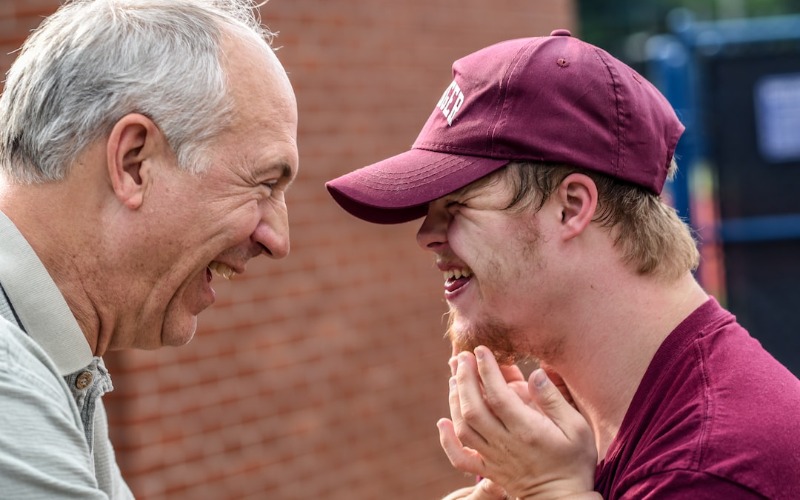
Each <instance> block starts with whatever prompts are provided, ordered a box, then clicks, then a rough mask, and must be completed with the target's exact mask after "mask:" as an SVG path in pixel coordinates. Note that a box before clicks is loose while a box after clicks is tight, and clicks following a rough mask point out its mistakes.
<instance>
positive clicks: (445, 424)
mask: <svg viewBox="0 0 800 500" xmlns="http://www.w3.org/2000/svg"><path fill="white" fill-rule="evenodd" d="M436 427H437V428H438V429H439V443H440V444H441V445H442V449H443V450H444V453H445V455H447V458H448V459H449V460H450V463H451V464H453V467H455V468H456V469H458V470H460V471H462V472H468V473H470V474H475V475H481V474H482V473H483V469H484V463H483V459H482V458H481V456H480V454H479V453H478V452H476V451H475V450H473V449H471V448H467V447H465V446H464V445H463V444H461V441H460V440H459V439H458V436H456V431H455V428H454V426H453V422H452V421H451V420H448V419H446V418H443V419H440V420H439V421H438V422H436Z"/></svg>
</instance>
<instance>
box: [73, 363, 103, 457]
mask: <svg viewBox="0 0 800 500" xmlns="http://www.w3.org/2000/svg"><path fill="white" fill-rule="evenodd" d="M64 380H66V382H67V386H69V388H70V390H71V391H72V396H73V397H74V398H75V403H76V404H77V405H78V411H79V412H80V415H81V422H82V423H83V430H84V432H85V433H86V442H87V443H89V451H91V450H92V446H93V444H94V443H93V436H94V412H95V407H96V406H97V400H98V399H99V398H100V397H101V396H102V395H103V394H105V393H106V392H110V391H112V390H113V387H112V385H111V377H110V376H109V375H108V370H106V367H105V365H104V364H103V360H102V359H101V358H99V357H95V358H93V359H92V362H91V363H89V365H88V366H86V367H85V368H81V369H80V370H77V371H75V372H72V373H70V374H69V375H67V376H65V377H64Z"/></svg>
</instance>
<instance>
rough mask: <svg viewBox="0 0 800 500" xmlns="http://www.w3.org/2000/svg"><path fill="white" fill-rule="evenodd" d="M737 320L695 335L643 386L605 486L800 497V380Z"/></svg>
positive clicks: (607, 471)
mask: <svg viewBox="0 0 800 500" xmlns="http://www.w3.org/2000/svg"><path fill="white" fill-rule="evenodd" d="M730 318H732V316H729V317H728V318H724V316H723V317H719V319H721V321H712V322H709V323H706V324H705V325H703V326H702V327H701V328H699V329H697V330H696V331H695V335H693V336H692V338H691V340H690V341H689V342H686V343H684V344H683V346H684V347H685V348H684V349H682V350H680V351H674V352H672V353H671V354H672V359H671V360H670V361H669V362H664V361H663V360H662V362H661V363H660V364H659V366H658V373H657V374H655V375H653V374H651V377H650V378H646V379H645V380H643V386H642V387H640V392H642V394H641V395H638V394H637V396H641V397H639V398H638V399H635V400H634V403H633V404H632V406H631V409H630V410H629V412H630V413H631V415H629V416H630V417H632V418H630V419H629V418H628V417H629V416H626V423H625V424H624V425H625V426H628V428H626V429H624V430H621V432H620V434H621V436H623V435H624V439H623V441H624V442H622V443H620V448H619V451H618V453H616V454H615V456H613V457H610V459H609V461H610V463H609V464H607V465H606V466H604V467H603V468H601V473H600V474H599V476H598V477H599V478H600V479H601V480H602V481H605V482H606V484H609V485H612V484H613V486H614V488H615V490H616V488H621V489H622V490H624V491H629V490H630V488H633V487H634V486H633V485H640V486H637V487H642V488H653V487H655V485H663V486H664V487H667V486H668V487H669V488H672V487H676V488H677V487H683V486H681V485H686V488H688V489H687V491H690V490H691V489H692V488H694V489H695V490H697V491H705V488H708V489H709V491H717V490H719V491H725V490H726V488H741V489H742V490H743V491H746V492H748V491H749V492H753V494H757V495H763V496H766V497H770V498H800V476H798V475H797V474H796V471H797V470H800V419H796V418H793V417H791V416H793V415H796V413H797V408H800V381H798V379H797V378H796V377H795V376H794V375H792V374H791V373H790V372H789V371H788V370H787V369H786V368H785V367H783V366H782V365H781V364H780V363H778V362H777V361H776V360H775V359H774V358H772V356H770V355H769V354H768V353H767V352H766V351H765V350H764V349H763V348H762V347H761V346H760V345H759V344H758V342H757V341H756V340H755V339H753V338H752V337H750V335H749V334H748V333H747V331H746V330H744V328H742V327H741V326H740V325H738V324H737V323H736V322H735V320H731V319H730ZM641 389H646V390H645V391H641ZM623 432H624V433H625V434H623ZM659 497H660V496H659ZM739 497H740V496H736V495H732V496H730V495H729V496H728V497H725V496H717V495H709V496H708V498H739ZM744 497H745V498H747V496H746V495H744ZM631 498H641V497H639V496H637V495H633V496H632V497H631ZM704 498H705V497H704Z"/></svg>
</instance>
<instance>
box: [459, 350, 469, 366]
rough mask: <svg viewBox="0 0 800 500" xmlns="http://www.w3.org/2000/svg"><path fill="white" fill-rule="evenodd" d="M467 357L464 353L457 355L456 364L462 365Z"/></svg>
mask: <svg viewBox="0 0 800 500" xmlns="http://www.w3.org/2000/svg"><path fill="white" fill-rule="evenodd" d="M467 356H469V354H467V353H465V352H460V353H458V364H459V365H462V364H464V363H465V362H466V361H467Z"/></svg>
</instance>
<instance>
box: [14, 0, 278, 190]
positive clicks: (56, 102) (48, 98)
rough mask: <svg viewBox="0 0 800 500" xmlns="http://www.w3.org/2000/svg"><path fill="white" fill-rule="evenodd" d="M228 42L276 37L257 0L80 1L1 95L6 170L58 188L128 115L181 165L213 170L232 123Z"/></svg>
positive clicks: (45, 30) (42, 37)
mask: <svg viewBox="0 0 800 500" xmlns="http://www.w3.org/2000/svg"><path fill="white" fill-rule="evenodd" d="M224 35H233V36H239V37H242V38H246V39H249V40H253V39H255V40H256V42H257V43H260V44H262V45H264V46H265V50H271V49H270V48H269V45H268V43H269V42H270V41H271V36H272V34H271V33H270V32H269V31H267V30H266V29H265V28H264V27H263V26H262V25H261V22H260V18H259V17H258V11H257V7H256V6H255V5H254V4H253V3H252V0H76V1H73V2H70V3H68V4H66V5H64V6H63V7H61V8H60V9H59V10H58V11H57V12H56V13H55V14H53V15H52V16H50V17H48V18H47V19H46V20H45V21H44V22H43V23H42V25H41V26H40V27H39V28H38V29H37V30H36V31H35V32H34V33H33V34H32V35H31V36H30V37H29V38H28V39H27V40H26V41H25V44H24V45H23V47H22V50H21V52H20V54H19V56H18V57H17V60H16V61H15V62H14V64H13V66H12V67H11V70H10V71H9V72H8V75H7V79H6V87H5V92H4V93H3V95H2V97H0V172H2V173H3V174H4V175H5V176H6V178H7V179H9V180H10V181H12V182H17V183H36V182H47V181H56V180H60V179H63V178H64V177H65V176H66V175H67V173H68V172H67V170H68V168H69V166H70V165H71V164H72V163H73V162H74V161H75V159H76V158H77V156H78V155H79V154H80V153H81V152H83V150H84V149H85V148H86V147H87V146H89V145H90V144H92V143H93V142H94V141H96V140H98V139H100V138H102V137H104V136H105V135H106V134H108V133H109V132H110V131H111V129H112V128H113V126H114V124H115V123H116V122H117V121H118V120H119V119H120V118H122V117H123V116H125V115H127V114H129V113H141V114H143V115H145V116H148V117H149V118H150V119H152V120H153V121H154V122H155V123H156V124H157V125H158V127H159V128H160V129H161V131H162V132H163V133H164V135H165V136H166V138H167V140H168V141H169V144H170V146H171V147H172V150H173V151H174V153H175V155H176V156H177V160H178V164H179V165H180V166H181V168H184V169H186V170H188V171H192V172H200V171H202V170H204V169H205V168H206V167H207V160H206V159H205V156H206V155H205V154H204V141H207V140H208V139H209V138H211V137H213V136H215V135H216V134H218V133H219V132H220V131H221V130H222V129H223V128H224V127H225V126H226V125H227V124H228V123H229V122H230V117H231V111H232V106H233V102H232V99H231V97H230V96H229V94H228V84H227V79H226V75H225V71H224V68H223V65H224V60H223V57H222V50H221V48H220V47H221V43H222V40H223V36H224Z"/></svg>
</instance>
